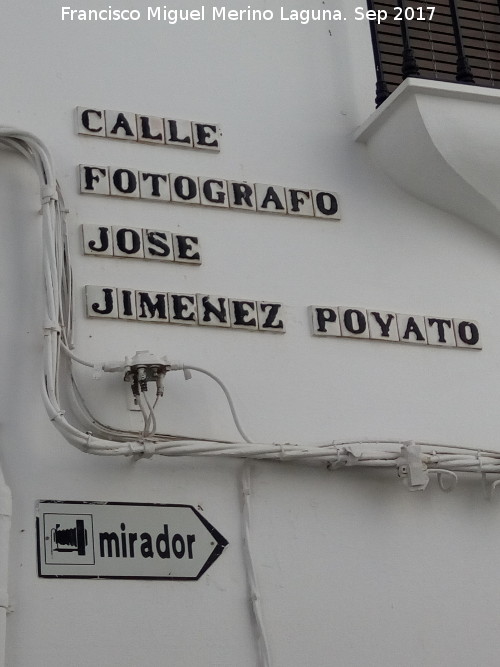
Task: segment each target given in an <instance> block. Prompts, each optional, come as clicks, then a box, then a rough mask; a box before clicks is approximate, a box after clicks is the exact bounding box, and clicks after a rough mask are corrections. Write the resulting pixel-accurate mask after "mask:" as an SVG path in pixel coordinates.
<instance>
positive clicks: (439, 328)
mask: <svg viewBox="0 0 500 667" xmlns="http://www.w3.org/2000/svg"><path fill="white" fill-rule="evenodd" d="M425 327H426V329H427V342H428V344H429V345H437V346H439V347H456V346H457V343H456V341H455V332H454V329H453V320H452V319H451V318H446V317H426V318H425Z"/></svg>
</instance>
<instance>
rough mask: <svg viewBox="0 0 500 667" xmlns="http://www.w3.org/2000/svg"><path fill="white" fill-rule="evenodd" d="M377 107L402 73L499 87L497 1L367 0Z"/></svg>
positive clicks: (499, 20)
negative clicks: (373, 15) (370, 13)
mask: <svg viewBox="0 0 500 667" xmlns="http://www.w3.org/2000/svg"><path fill="white" fill-rule="evenodd" d="M367 7H368V9H369V10H372V11H375V12H377V13H378V14H377V16H378V19H379V20H372V21H370V31H371V37H372V45H373V53H374V60H375V71H376V77H377V83H376V98H375V103H376V105H377V107H378V106H380V104H382V102H384V100H386V99H387V97H389V95H390V94H391V93H392V92H393V90H395V88H397V86H398V85H399V84H400V83H401V82H402V81H403V80H404V79H406V78H408V77H421V78H424V79H434V80H437V81H454V82H458V83H463V84H467V85H477V86H488V87H490V88H500V0H429V4H427V3H424V2H417V1H416V0H396V2H395V1H394V0H367Z"/></svg>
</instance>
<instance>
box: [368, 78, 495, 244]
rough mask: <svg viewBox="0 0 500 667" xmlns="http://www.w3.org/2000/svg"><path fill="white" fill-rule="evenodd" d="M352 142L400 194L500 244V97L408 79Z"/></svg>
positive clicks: (485, 91)
mask: <svg viewBox="0 0 500 667" xmlns="http://www.w3.org/2000/svg"><path fill="white" fill-rule="evenodd" d="M355 138H356V140H357V141H359V142H361V143H364V144H366V146H367V148H368V152H369V154H370V156H371V158H372V159H373V161H374V162H375V163H376V164H377V165H378V166H380V167H381V168H382V169H383V170H384V171H385V172H386V173H387V174H388V175H389V176H390V177H391V178H392V179H393V180H394V181H395V182H396V183H397V184H398V185H399V186H400V187H401V188H402V189H403V190H405V191H406V192H409V193H410V194H412V195H413V196H415V197H417V198H418V199H420V200H421V201H424V202H427V203H429V204H432V205H434V206H437V207H438V208H440V209H442V210H444V211H447V212H449V213H453V214H454V215H457V216H459V217H461V218H463V219H466V220H468V221H470V222H472V223H474V224H476V225H479V226H480V227H482V228H483V229H486V230H488V231H489V232H492V233H494V234H496V235H497V236H500V90H496V89H489V88H478V87H472V86H466V85H463V84H454V83H444V82H438V81H426V80H421V79H411V78H410V79H406V81H404V82H403V83H402V84H401V85H400V86H399V88H398V89H397V90H396V91H395V92H394V93H393V94H392V95H391V96H390V97H389V99H387V100H386V101H385V102H384V103H383V105H382V106H381V107H380V108H379V109H377V111H376V112H375V113H374V114H372V116H370V118H369V119H368V120H367V121H366V122H365V123H364V124H363V125H362V126H361V127H360V128H359V129H358V130H357V132H356V135H355Z"/></svg>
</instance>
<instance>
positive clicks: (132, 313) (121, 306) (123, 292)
mask: <svg viewBox="0 0 500 667" xmlns="http://www.w3.org/2000/svg"><path fill="white" fill-rule="evenodd" d="M116 292H117V298H118V317H119V318H120V319H121V320H136V319H137V308H136V301H135V290H133V289H124V288H121V287H120V288H118V289H117V290H116Z"/></svg>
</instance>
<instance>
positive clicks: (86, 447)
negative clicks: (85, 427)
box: [85, 431, 92, 453]
mask: <svg viewBox="0 0 500 667" xmlns="http://www.w3.org/2000/svg"><path fill="white" fill-rule="evenodd" d="M85 435H86V436H87V442H86V443H85V451H86V452H87V453H88V452H89V451H90V446H91V445H90V440H91V438H92V431H86V432H85Z"/></svg>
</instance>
